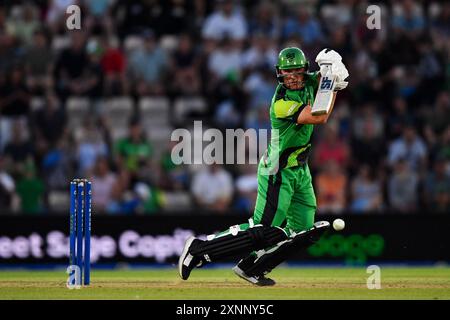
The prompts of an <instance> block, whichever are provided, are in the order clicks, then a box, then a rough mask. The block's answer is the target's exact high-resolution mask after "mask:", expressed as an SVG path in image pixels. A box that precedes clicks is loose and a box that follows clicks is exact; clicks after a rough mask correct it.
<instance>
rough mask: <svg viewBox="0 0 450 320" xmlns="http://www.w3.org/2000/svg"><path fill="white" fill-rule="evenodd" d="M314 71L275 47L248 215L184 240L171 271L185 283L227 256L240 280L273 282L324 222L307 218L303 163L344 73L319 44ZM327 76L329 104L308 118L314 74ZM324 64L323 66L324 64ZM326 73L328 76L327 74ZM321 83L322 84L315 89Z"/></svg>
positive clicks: (309, 190) (307, 179)
mask: <svg viewBox="0 0 450 320" xmlns="http://www.w3.org/2000/svg"><path fill="white" fill-rule="evenodd" d="M316 62H317V63H318V65H319V67H320V71H316V72H309V62H308V60H307V59H306V57H305V55H304V53H303V51H302V50H300V49H299V48H295V47H290V48H285V49H283V50H281V52H280V53H279V55H278V63H277V65H276V66H275V67H276V75H277V79H278V82H279V84H278V86H277V88H276V90H275V94H274V95H273V98H272V102H271V106H270V119H271V126H272V135H271V136H272V137H271V141H270V144H269V147H268V149H267V150H266V152H265V154H264V156H263V157H262V158H261V161H260V162H259V165H258V196H257V200H256V204H255V209H254V213H253V216H252V218H250V219H249V220H248V223H244V224H240V225H235V226H232V227H230V228H229V229H228V230H226V231H223V232H221V233H218V234H215V235H210V236H208V237H207V240H205V241H203V240H200V239H197V238H195V237H191V238H189V239H187V240H186V243H185V245H184V248H183V251H182V254H181V256H180V259H179V262H178V271H179V274H180V277H181V278H182V279H183V280H187V279H188V278H189V275H190V273H191V271H192V270H193V269H194V268H196V267H201V266H203V265H205V264H207V263H211V262H216V261H219V260H222V259H226V258H231V257H237V256H238V257H241V258H242V259H241V260H240V261H239V263H238V264H237V265H236V266H235V267H234V268H233V271H234V272H235V273H236V274H237V275H238V276H239V277H241V278H243V279H245V280H247V281H248V282H250V283H252V284H255V285H259V286H271V285H274V284H275V281H274V280H272V279H270V278H267V277H266V275H267V274H268V273H269V272H270V271H272V270H273V268H275V267H276V266H278V265H279V264H280V263H282V262H283V261H285V260H287V259H288V258H289V257H290V256H291V255H292V254H293V253H295V252H298V251H299V250H300V249H303V248H306V247H308V246H309V245H311V244H313V243H315V242H316V241H318V240H319V238H320V236H321V235H322V234H323V233H324V232H325V231H326V230H327V229H328V228H329V227H330V224H329V222H327V221H319V222H316V223H314V216H315V211H316V207H317V204H316V197H315V194H314V189H313V185H312V179H311V174H310V171H309V167H308V157H309V154H310V152H311V134H312V132H313V129H314V125H317V124H324V123H326V122H327V120H328V117H329V116H330V114H331V111H332V108H333V105H334V98H335V96H336V91H339V90H342V89H345V88H346V87H347V84H348V82H346V81H345V79H346V78H347V77H348V75H349V74H348V71H347V69H346V67H345V65H344V64H343V62H342V58H341V56H340V55H339V54H338V53H337V52H336V51H334V50H330V49H324V50H322V51H321V52H320V53H319V54H318V55H317V57H316ZM325 66H327V69H326V70H327V71H326V72H327V74H326V76H327V77H330V75H331V76H332V77H331V78H332V79H334V82H335V83H334V84H333V87H334V90H333V92H332V96H331V97H332V101H331V108H330V109H329V112H328V113H323V114H320V115H313V113H312V103H313V102H314V100H315V98H316V94H317V92H318V87H319V83H320V79H321V76H322V77H324V80H325V79H328V78H325V74H324V70H325V68H324V67H325ZM330 66H331V68H330ZM330 72H331V74H330ZM321 88H322V87H321Z"/></svg>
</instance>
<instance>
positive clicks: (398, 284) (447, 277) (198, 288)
mask: <svg viewBox="0 0 450 320" xmlns="http://www.w3.org/2000/svg"><path fill="white" fill-rule="evenodd" d="M368 276H369V274H367V273H366V269H365V268H364V267H361V268H357V267H355V268H312V267H311V268H306V267H304V268H279V269H276V270H274V271H273V272H272V273H271V277H273V278H274V279H275V280H276V281H277V285H276V286H274V287H255V286H252V285H250V284H248V283H247V282H245V281H243V280H241V279H240V278H238V277H236V276H235V275H234V274H233V272H232V271H231V270H230V269H199V270H194V271H193V273H192V275H191V278H190V279H189V280H188V281H182V280H180V279H179V278H178V274H177V271H176V269H147V270H146V269H144V270H142V269H141V270H134V269H133V270H112V271H100V270H93V271H92V273H91V279H92V280H91V281H92V285H91V286H89V287H83V288H81V289H72V290H69V289H68V288H67V287H66V280H67V274H66V273H65V270H57V271H29V270H27V271H0V299H2V300H5V299H159V300H165V299H170V300H189V299H192V300H195V299H214V300H216V299H217V300H228V299H234V300H236V299H244V300H245V299H257V300H259V299H264V300H269V299H270V300H272V299H296V300H297V299H450V268H448V267H434V268H433V267H430V268H392V267H389V268H388V267H381V289H378V290H377V289H372V290H369V289H368V288H367V285H366V282H367V277H368Z"/></svg>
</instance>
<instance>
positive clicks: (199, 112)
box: [174, 96, 208, 124]
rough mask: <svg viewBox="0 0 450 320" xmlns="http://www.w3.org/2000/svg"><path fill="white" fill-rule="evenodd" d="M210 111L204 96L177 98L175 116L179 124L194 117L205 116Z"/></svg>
mask: <svg viewBox="0 0 450 320" xmlns="http://www.w3.org/2000/svg"><path fill="white" fill-rule="evenodd" d="M207 111H208V108H207V105H206V101H205V99H204V98H203V97H200V96H197V97H182V98H178V99H177V100H175V103H174V116H175V121H176V123H177V124H182V123H185V122H188V121H190V120H193V119H198V120H199V117H202V116H205V115H206V112H207Z"/></svg>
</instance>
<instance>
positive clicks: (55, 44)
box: [52, 36, 70, 52]
mask: <svg viewBox="0 0 450 320" xmlns="http://www.w3.org/2000/svg"><path fill="white" fill-rule="evenodd" d="M69 46H70V37H68V36H56V37H54V38H53V40H52V50H53V51H56V52H59V51H62V50H64V49H66V48H68V47H69Z"/></svg>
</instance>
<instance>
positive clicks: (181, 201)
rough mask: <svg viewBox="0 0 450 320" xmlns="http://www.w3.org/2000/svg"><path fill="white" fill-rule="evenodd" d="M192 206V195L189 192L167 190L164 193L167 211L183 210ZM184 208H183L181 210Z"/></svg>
mask: <svg viewBox="0 0 450 320" xmlns="http://www.w3.org/2000/svg"><path fill="white" fill-rule="evenodd" d="M191 207H192V200H191V196H190V194H189V193H188V192H183V191H177V192H165V193H164V205H163V208H164V210H167V211H173V210H177V211H181V212H182V211H183V210H188V209H190V208H191ZM180 208H182V210H180Z"/></svg>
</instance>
